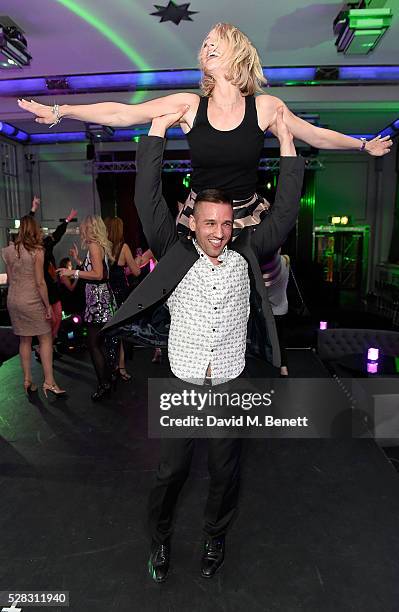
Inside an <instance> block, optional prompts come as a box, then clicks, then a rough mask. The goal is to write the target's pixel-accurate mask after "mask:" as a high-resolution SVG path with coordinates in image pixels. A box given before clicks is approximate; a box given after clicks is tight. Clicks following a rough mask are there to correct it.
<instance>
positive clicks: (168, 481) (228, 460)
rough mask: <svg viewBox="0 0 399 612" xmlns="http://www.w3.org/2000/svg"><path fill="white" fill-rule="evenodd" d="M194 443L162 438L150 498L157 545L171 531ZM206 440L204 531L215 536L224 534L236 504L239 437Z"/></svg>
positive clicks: (186, 440)
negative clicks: (207, 486)
mask: <svg viewBox="0 0 399 612" xmlns="http://www.w3.org/2000/svg"><path fill="white" fill-rule="evenodd" d="M194 442H195V441H194V439H193V438H177V439H176V438H173V439H170V438H168V439H162V440H161V453H160V461H159V465H158V469H157V473H156V482H155V486H154V487H153V489H152V491H151V493H150V499H149V528H150V534H151V537H152V539H153V540H154V541H155V542H157V543H158V544H162V543H164V542H166V541H167V540H168V539H169V538H170V536H171V534H172V529H173V516H174V511H175V507H176V503H177V500H178V498H179V493H180V491H181V489H182V487H183V485H184V483H185V481H186V479H187V476H188V474H189V471H190V465H191V459H192V455H193V450H194ZM207 443H208V470H209V475H210V483H209V493H208V499H207V502H206V506H205V513H204V519H205V521H204V532H205V535H206V536H207V537H211V538H217V537H219V536H222V535H224V534H225V533H226V531H227V529H228V527H229V525H230V523H231V521H232V519H233V516H234V513H235V510H236V507H237V502H238V488H239V471H240V452H241V439H239V438H210V439H208V440H207Z"/></svg>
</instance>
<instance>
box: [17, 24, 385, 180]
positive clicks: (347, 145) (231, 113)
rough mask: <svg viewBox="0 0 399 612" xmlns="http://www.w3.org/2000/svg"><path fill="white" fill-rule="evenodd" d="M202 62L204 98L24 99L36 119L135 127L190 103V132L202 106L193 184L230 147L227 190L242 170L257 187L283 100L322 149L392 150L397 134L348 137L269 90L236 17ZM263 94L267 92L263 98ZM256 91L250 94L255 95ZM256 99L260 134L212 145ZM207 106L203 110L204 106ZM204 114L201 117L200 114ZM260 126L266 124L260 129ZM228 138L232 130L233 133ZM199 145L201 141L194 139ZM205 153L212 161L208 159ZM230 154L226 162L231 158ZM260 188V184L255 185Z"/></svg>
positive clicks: (295, 126)
mask: <svg viewBox="0 0 399 612" xmlns="http://www.w3.org/2000/svg"><path fill="white" fill-rule="evenodd" d="M198 59H199V64H200V68H201V71H202V73H203V78H202V81H201V89H202V92H203V94H204V98H205V99H203V98H201V97H200V96H198V95H197V94H194V93H188V92H180V93H176V94H171V95H168V96H164V97H161V98H156V99H154V100H150V101H148V102H143V103H141V104H121V103H117V102H99V103H95V104H86V105H68V104H63V105H61V106H60V105H58V104H54V105H53V106H47V105H44V104H39V103H38V102H34V101H33V100H31V101H30V102H29V101H27V100H23V99H22V100H18V104H19V106H20V108H22V109H24V110H26V111H29V112H30V113H33V114H34V115H36V119H35V121H37V122H38V123H44V124H47V125H49V124H50V125H56V124H57V123H59V122H60V121H61V120H62V118H63V117H65V118H69V119H78V120H80V121H92V122H95V123H99V124H102V125H109V126H112V127H130V126H132V125H138V124H142V123H148V122H150V121H151V120H152V119H154V118H155V117H158V116H160V115H165V114H168V113H176V112H179V111H180V109H181V107H182V106H183V105H188V107H189V108H188V109H187V110H186V112H185V113H184V115H183V116H182V117H181V119H180V123H181V126H182V129H183V131H184V132H185V133H188V132H189V131H190V130H191V129H192V128H193V127H195V123H196V115H197V111H199V110H200V112H201V115H203V114H204V113H205V114H207V116H208V117H209V122H210V125H209V128H208V135H207V136H208V137H209V138H210V140H208V138H202V139H201V143H200V148H198V146H197V145H195V150H193V149H192V154H193V155H192V161H193V171H194V173H193V177H192V180H193V184H194V185H195V186H196V187H199V186H201V171H202V170H204V169H206V168H207V167H213V166H214V164H213V160H214V158H215V155H216V152H220V150H221V151H222V154H221V155H219V156H218V158H217V161H218V163H217V168H216V167H215V168H214V169H215V172H216V174H217V176H216V177H215V180H216V181H217V182H216V183H215V184H208V185H207V187H210V186H212V187H215V188H223V189H225V190H226V191H229V189H228V188H229V187H230V188H231V189H230V190H234V188H235V187H236V183H237V180H238V177H239V176H240V175H241V178H242V185H240V187H241V188H245V187H246V188H248V189H249V188H250V185H249V177H248V178H246V177H245V176H244V175H245V170H246V169H247V168H248V164H249V166H250V172H249V175H250V177H251V180H253V177H252V167H253V166H254V165H256V164H255V158H256V157H258V158H259V155H258V150H259V147H260V149H261V148H262V146H263V133H264V132H265V131H266V130H271V131H272V132H273V133H275V132H276V113H277V109H278V108H280V107H283V108H284V120H285V122H286V123H287V126H288V128H289V130H290V131H291V132H292V134H293V135H294V137H296V138H299V139H300V140H302V141H304V142H306V143H308V144H310V145H311V146H313V147H316V148H318V149H341V150H350V149H353V150H361V151H365V152H367V153H369V154H370V155H375V156H381V155H384V154H385V153H388V152H389V147H390V146H391V145H392V141H391V140H390V138H389V137H388V136H386V137H385V138H379V137H377V138H373V139H372V140H370V141H368V142H366V141H361V140H359V139H357V138H352V137H350V136H345V135H344V134H340V133H339V132H335V131H333V130H328V129H325V128H320V127H317V126H314V125H311V124H310V123H308V122H306V121H304V120H303V119H301V118H299V117H296V116H295V115H294V114H293V113H292V112H291V111H290V110H289V109H288V108H287V106H286V105H285V104H284V102H283V101H282V100H280V99H279V98H277V97H275V96H271V95H269V94H265V93H264V92H263V90H262V86H264V85H265V84H266V79H265V77H264V75H263V70H262V66H261V63H260V59H259V56H258V53H257V51H256V49H255V47H254V46H253V45H252V43H251V41H250V40H249V39H248V37H247V36H246V35H245V34H244V33H243V32H241V31H240V30H239V29H238V28H237V27H235V26H234V25H231V24H228V23H218V24H216V25H215V26H213V27H212V29H211V31H210V32H209V34H208V35H207V36H206V38H205V40H204V41H203V43H202V46H201V49H200V51H199V56H198ZM255 93H259V94H260V95H258V96H257V97H256V100H254V99H253V96H254V94H255ZM247 98H248V99H247ZM254 103H255V104H256V113H257V118H258V121H257V124H256V125H255V126H254V130H253V132H252V133H249V134H248V135H247V139H246V141H245V142H244V141H241V142H240V144H239V146H240V147H243V152H242V153H241V152H239V151H238V150H237V145H235V146H234V148H233V151H230V150H228V148H227V147H226V146H224V144H223V143H220V145H219V146H218V148H217V150H216V151H213V150H212V144H213V139H214V136H215V133H212V130H214V132H218V131H224V132H229V131H231V132H233V131H235V130H237V129H239V128H240V129H241V128H242V123H243V120H244V118H245V114H246V113H247V112H248V110H249V108H248V107H252V106H253V104H254ZM200 106H202V108H201V109H200V108H199V107H200ZM199 120H200V121H201V117H199ZM257 128H258V129H257ZM225 136H226V137H228V134H227V133H226V134H225ZM190 146H191V147H192V146H193V143H190ZM248 148H250V155H249V160H248V161H247V162H246V163H245V164H244V165H241V164H239V165H237V164H235V167H234V168H232V176H224V175H225V172H224V171H223V168H224V164H225V163H229V160H230V159H233V158H234V156H237V154H238V155H239V159H241V157H242V154H243V153H244V151H247V149H248ZM204 160H205V161H204ZM223 160H224V161H223ZM251 188H252V186H251Z"/></svg>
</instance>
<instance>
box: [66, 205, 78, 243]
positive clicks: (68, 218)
mask: <svg viewBox="0 0 399 612" xmlns="http://www.w3.org/2000/svg"><path fill="white" fill-rule="evenodd" d="M77 214H78V211H77V210H75V208H72V209H71V212H70V213H69V215H68V216H67V217H66V218H65V221H68V222H69V221H72V219H75V217H76V215H77ZM73 246H75V245H73Z"/></svg>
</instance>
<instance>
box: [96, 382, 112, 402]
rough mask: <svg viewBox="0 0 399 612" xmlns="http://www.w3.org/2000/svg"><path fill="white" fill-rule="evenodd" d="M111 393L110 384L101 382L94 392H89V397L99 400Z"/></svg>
mask: <svg viewBox="0 0 399 612" xmlns="http://www.w3.org/2000/svg"><path fill="white" fill-rule="evenodd" d="M110 393H111V384H110V383H103V384H102V385H98V387H97V389H96V390H95V391H94V393H92V394H91V399H92V401H93V402H99V401H100V400H102V399H103V398H104V397H106V396H107V395H109V394H110Z"/></svg>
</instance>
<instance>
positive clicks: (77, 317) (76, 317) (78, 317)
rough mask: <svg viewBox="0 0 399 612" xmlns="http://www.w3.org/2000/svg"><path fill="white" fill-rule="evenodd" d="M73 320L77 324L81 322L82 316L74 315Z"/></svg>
mask: <svg viewBox="0 0 399 612" xmlns="http://www.w3.org/2000/svg"><path fill="white" fill-rule="evenodd" d="M72 321H73V322H74V323H76V324H77V323H80V322H81V318H80V316H79V315H73V317H72Z"/></svg>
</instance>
